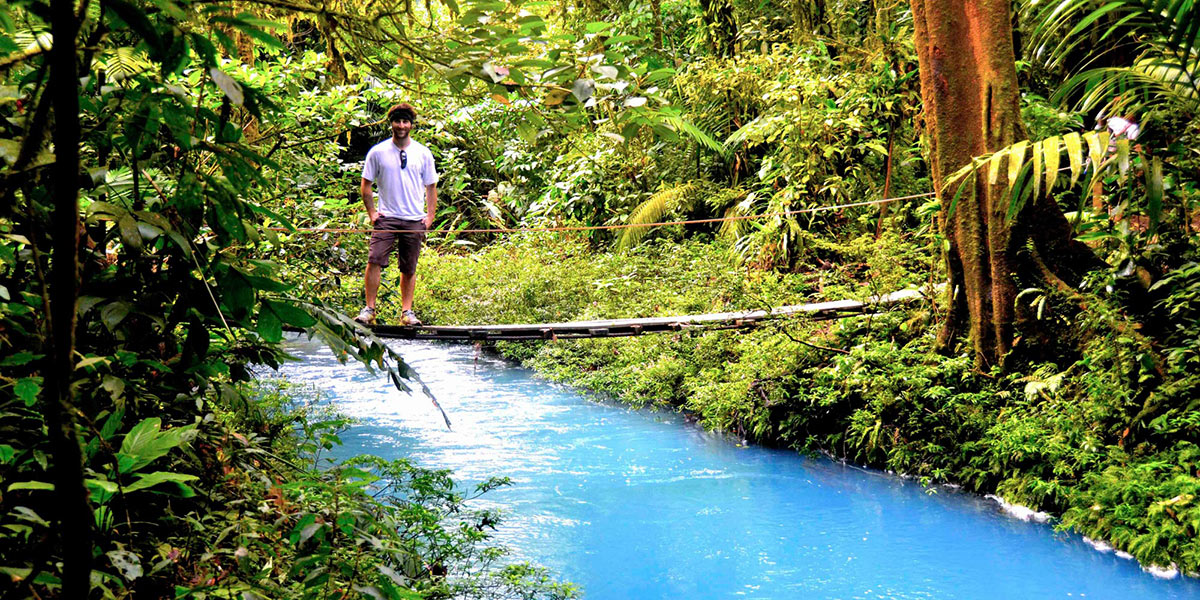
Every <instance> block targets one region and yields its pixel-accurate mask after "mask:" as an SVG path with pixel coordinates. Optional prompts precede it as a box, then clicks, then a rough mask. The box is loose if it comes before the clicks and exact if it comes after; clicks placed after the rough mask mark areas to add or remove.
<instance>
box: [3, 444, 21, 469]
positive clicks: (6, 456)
mask: <svg viewBox="0 0 1200 600" xmlns="http://www.w3.org/2000/svg"><path fill="white" fill-rule="evenodd" d="M16 454H17V451H16V449H14V448H13V447H12V446H9V445H8V444H0V464H8V462H9V461H10V460H12V459H13V456H16Z"/></svg>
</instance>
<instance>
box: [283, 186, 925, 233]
mask: <svg viewBox="0 0 1200 600" xmlns="http://www.w3.org/2000/svg"><path fill="white" fill-rule="evenodd" d="M935 195H937V194H936V193H935V192H925V193H923V194H912V195H910V196H897V197H895V198H880V199H879V200H864V201H862V202H850V203H846V204H837V205H834V206H817V207H814V208H799V209H796V210H785V211H780V212H773V213H763V214H759V215H737V216H733V217H714V218H711V219H688V220H683V221H659V222H655V223H619V224H615V225H575V226H560V227H495V228H484V229H427V230H420V231H417V230H410V229H362V228H356V227H267V228H266V229H267V230H268V231H283V232H288V233H372V232H379V233H453V234H462V233H518V232H523V231H602V230H616V229H634V228H644V227H665V226H668V225H701V224H705V223H724V222H728V221H748V220H753V219H766V218H770V217H784V216H788V215H800V214H808V213H817V212H826V211H831V210H841V209H843V208H854V207H857V206H870V205H873V204H885V203H888V202H897V201H900V200H913V199H916V198H928V197H930V196H935Z"/></svg>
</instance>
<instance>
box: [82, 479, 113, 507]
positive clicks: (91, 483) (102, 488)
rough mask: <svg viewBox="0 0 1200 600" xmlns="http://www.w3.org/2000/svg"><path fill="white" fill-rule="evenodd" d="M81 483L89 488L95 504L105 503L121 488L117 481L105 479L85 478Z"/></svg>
mask: <svg viewBox="0 0 1200 600" xmlns="http://www.w3.org/2000/svg"><path fill="white" fill-rule="evenodd" d="M83 485H84V487H86V488H87V489H88V490H90V492H91V494H90V496H91V500H92V502H94V503H96V504H105V503H107V502H108V501H109V500H111V499H112V497H113V496H115V495H117V492H118V491H120V489H121V487H120V486H119V485H117V482H115V481H109V480H107V479H95V478H92V479H85V480H83Z"/></svg>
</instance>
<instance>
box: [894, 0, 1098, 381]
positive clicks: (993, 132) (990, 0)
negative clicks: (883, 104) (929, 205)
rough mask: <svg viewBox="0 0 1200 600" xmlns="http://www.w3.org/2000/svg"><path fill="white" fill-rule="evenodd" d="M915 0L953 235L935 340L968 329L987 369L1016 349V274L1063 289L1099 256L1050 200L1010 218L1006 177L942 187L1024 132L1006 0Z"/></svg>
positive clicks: (933, 136)
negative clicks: (945, 308) (944, 311)
mask: <svg viewBox="0 0 1200 600" xmlns="http://www.w3.org/2000/svg"><path fill="white" fill-rule="evenodd" d="M911 2H912V9H913V19H914V23H915V41H916V47H917V58H918V61H919V64H920V69H921V97H922V100H923V104H924V111H925V112H924V118H925V129H926V133H927V134H928V138H929V142H930V150H931V163H932V170H933V180H934V185H935V186H936V189H937V190H938V194H939V198H940V199H941V202H942V213H941V215H940V217H939V223H940V226H941V230H942V232H943V234H944V235H945V236H946V238H947V240H948V241H949V250H948V252H947V256H946V257H945V258H946V265H947V271H948V275H949V283H950V285H949V292H948V293H949V294H950V295H951V298H952V300H951V302H950V311H949V315H948V316H947V318H946V321H945V324H944V327H943V329H942V331H941V333H940V334H939V338H938V342H939V346H941V347H942V348H943V349H945V348H949V347H950V345H951V344H952V343H953V342H954V341H955V340H956V339H957V338H958V336H959V335H960V334H961V333H962V332H963V330H964V329H965V330H967V331H968V333H969V335H970V340H971V345H972V349H973V351H974V354H975V360H976V366H977V367H979V368H980V369H986V368H989V367H991V366H993V365H1000V364H1001V362H1002V361H1003V360H1004V359H1005V357H1006V356H1007V355H1008V352H1009V351H1010V350H1011V349H1012V346H1013V337H1014V336H1013V333H1014V322H1015V320H1016V314H1015V310H1016V307H1015V300H1016V296H1017V291H1018V289H1017V286H1018V283H1017V282H1018V280H1022V281H1025V282H1032V281H1040V282H1049V283H1052V284H1054V285H1055V287H1058V288H1062V287H1063V286H1064V285H1065V284H1064V283H1063V281H1064V279H1065V280H1070V281H1074V280H1075V279H1076V277H1077V276H1078V275H1079V272H1080V271H1081V270H1085V269H1087V268H1091V267H1094V266H1096V259H1095V257H1094V256H1093V255H1091V253H1090V251H1087V250H1086V249H1085V248H1081V247H1080V245H1079V244H1076V243H1074V242H1072V240H1071V228H1070V226H1069V225H1068V223H1067V222H1066V219H1065V218H1064V217H1063V215H1062V211H1061V210H1059V209H1058V207H1057V205H1055V204H1054V203H1053V201H1051V200H1042V199H1036V200H1031V201H1030V202H1028V203H1027V204H1026V207H1025V209H1024V210H1022V211H1021V213H1019V214H1017V215H1016V217H1015V218H1014V219H1012V220H1009V219H1008V218H1007V213H1008V206H1009V199H1008V196H1009V193H1008V191H1007V189H1006V186H1005V182H1004V181H1001V182H1000V183H999V184H997V185H988V183H987V177H986V175H981V176H979V177H976V178H975V180H974V185H973V189H966V190H964V191H963V193H962V194H960V195H959V196H958V198H957V200H953V198H954V196H955V191H956V190H955V189H953V188H954V187H956V186H952V189H947V190H943V189H942V188H943V184H944V182H945V178H946V177H947V176H948V175H950V174H952V173H954V172H955V171H957V170H958V169H959V168H961V167H962V166H964V165H966V164H968V163H969V162H970V161H971V159H972V157H975V156H979V155H982V154H985V153H988V152H993V151H996V150H999V149H1001V148H1003V147H1005V146H1009V145H1011V144H1012V143H1013V142H1016V141H1018V140H1021V139H1023V138H1024V137H1025V130H1024V127H1023V126H1022V124H1021V117H1020V109H1019V105H1018V97H1019V89H1018V86H1017V73H1016V68H1015V64H1014V56H1013V37H1012V25H1011V23H1012V15H1011V13H1010V10H1009V5H1010V3H1009V1H1008V0H911ZM1002 179H1006V178H1002ZM952 205H953V211H951V210H950V209H951V206H952ZM1031 225H1032V226H1031ZM1048 264H1049V265H1053V266H1052V267H1047V266H1046V265H1048Z"/></svg>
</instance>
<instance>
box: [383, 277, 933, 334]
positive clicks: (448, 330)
mask: <svg viewBox="0 0 1200 600" xmlns="http://www.w3.org/2000/svg"><path fill="white" fill-rule="evenodd" d="M922 295H923V292H922V291H921V290H913V289H910V290H901V291H898V292H893V293H891V294H885V295H883V296H878V297H875V298H870V299H868V300H867V301H866V302H860V301H858V300H834V301H830V302H816V303H812V304H798V305H792V306H781V307H778V308H775V309H772V310H750V311H738V312H723V313H706V314H698V315H682V316H675V317H643V318H632V319H602V320H593V321H570V322H558V323H514V324H504V325H418V326H415V327H413V326H403V325H375V326H373V327H372V328H371V329H372V331H373V332H374V333H375V335H378V336H380V337H394V338H404V339H419V340H475V341H483V340H536V339H543V340H545V339H576V338H586V337H617V336H631V335H641V334H643V333H654V332H665V331H682V330H684V329H687V328H689V327H702V328H704V329H738V328H749V327H754V326H756V325H757V324H758V322H759V321H764V320H770V319H777V318H782V317H788V316H793V315H807V316H808V318H810V319H813V320H827V319H839V318H842V317H847V316H853V315H860V314H864V313H866V312H869V311H871V310H873V309H876V308H883V307H886V306H889V305H892V304H897V303H900V302H906V301H909V300H913V299H916V298H920V297H921V296H922Z"/></svg>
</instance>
